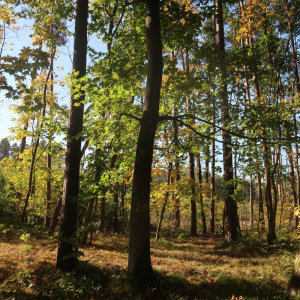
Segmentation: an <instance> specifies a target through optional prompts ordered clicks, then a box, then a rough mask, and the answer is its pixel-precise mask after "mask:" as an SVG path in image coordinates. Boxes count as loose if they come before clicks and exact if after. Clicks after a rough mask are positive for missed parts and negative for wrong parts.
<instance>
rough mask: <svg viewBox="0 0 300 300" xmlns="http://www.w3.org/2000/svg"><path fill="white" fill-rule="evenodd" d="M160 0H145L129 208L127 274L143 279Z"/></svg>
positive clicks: (148, 275) (149, 272) (148, 269)
mask: <svg viewBox="0 0 300 300" xmlns="http://www.w3.org/2000/svg"><path fill="white" fill-rule="evenodd" d="M159 4H160V1H159V0H147V1H146V43H147V58H148V76H147V84H146V94H145V102H144V107H143V116H142V118H141V120H140V132H139V137H138V142H137V149H136V157H135V166H134V175H133V184H132V197H131V212H130V237H129V260H128V275H129V276H130V277H131V278H136V279H139V280H142V281H148V280H151V279H153V278H154V277H155V275H154V272H153V269H152V265H151V259H150V232H149V230H150V228H149V227H150V212H149V201H150V181H151V167H152V158H153V146H154V139H155V132H156V128H157V124H158V117H159V102H160V90H161V82H162V69H163V61H162V46H161V37H160V19H159Z"/></svg>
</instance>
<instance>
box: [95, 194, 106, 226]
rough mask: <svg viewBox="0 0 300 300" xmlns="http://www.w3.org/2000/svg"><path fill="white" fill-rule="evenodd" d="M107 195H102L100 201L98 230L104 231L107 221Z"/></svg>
mask: <svg viewBox="0 0 300 300" xmlns="http://www.w3.org/2000/svg"><path fill="white" fill-rule="evenodd" d="M105 200H106V199H105V196H103V197H101V202H100V220H99V223H98V226H97V230H99V232H102V231H103V230H104V221H105Z"/></svg>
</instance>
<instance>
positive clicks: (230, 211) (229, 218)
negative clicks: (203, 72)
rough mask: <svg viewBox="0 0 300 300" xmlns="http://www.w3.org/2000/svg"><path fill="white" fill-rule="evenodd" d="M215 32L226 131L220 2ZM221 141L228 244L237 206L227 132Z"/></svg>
mask: <svg viewBox="0 0 300 300" xmlns="http://www.w3.org/2000/svg"><path fill="white" fill-rule="evenodd" d="M216 31H217V35H218V45H219V71H220V93H219V95H220V100H221V119H222V128H223V129H226V128H227V127H228V125H229V124H230V115H229V104H228V94H227V82H226V77H225V75H224V73H225V69H226V68H225V40H224V24H223V8H222V0H217V1H216ZM222 140H223V166H224V184H225V191H224V192H225V224H224V234H225V240H226V241H227V242H229V243H231V242H232V241H235V240H237V239H238V231H237V218H236V216H237V205H236V202H235V201H234V199H233V198H232V195H233V194H234V186H233V183H232V181H233V165H232V150H231V146H230V144H231V136H230V134H228V133H227V132H225V131H223V133H222Z"/></svg>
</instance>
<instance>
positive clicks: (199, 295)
mask: <svg viewBox="0 0 300 300" xmlns="http://www.w3.org/2000/svg"><path fill="white" fill-rule="evenodd" d="M181 236H183V237H182V238H181V239H179V240H178V238H176V237H174V236H173V237H172V236H169V237H162V238H161V239H160V240H159V241H155V239H154V238H153V239H151V258H152V265H153V268H154V270H155V271H156V274H157V284H156V286H148V287H147V288H146V289H145V288H144V289H140V288H139V287H136V286H134V285H133V284H132V283H131V282H129V280H128V279H127V276H126V273H127V270H126V269H127V259H128V238H127V237H126V236H122V235H109V234H101V235H100V236H96V237H95V240H94V241H93V244H92V246H91V247H87V246H86V247H83V248H82V249H80V250H81V251H83V252H84V257H81V259H80V264H79V266H78V268H77V269H76V270H75V271H74V272H69V273H65V272H61V271H58V270H56V268H55V264H56V252H57V241H56V240H55V239H50V238H49V237H48V236H47V234H46V233H43V232H39V233H37V234H33V235H31V237H30V238H29V239H27V240H26V239H24V240H21V239H20V237H19V236H18V235H17V233H16V232H15V231H13V230H11V231H9V232H7V233H6V234H1V236H0V299H234V298H233V295H234V296H235V297H240V296H242V297H243V299H283V298H284V297H285V294H286V287H287V283H288V280H289V278H290V275H291V270H292V262H293V259H294V254H295V252H296V251H297V249H298V246H299V245H298V241H297V240H293V239H292V238H291V237H289V236H287V235H285V236H284V237H283V236H282V237H281V238H280V239H279V240H278V242H277V243H276V244H275V245H274V246H272V247H268V246H267V244H266V241H265V240H258V239H257V238H256V237H254V236H246V237H243V239H242V240H241V241H239V242H237V243H234V244H231V245H229V244H226V243H225V242H224V241H223V238H222V236H221V235H220V234H217V235H212V236H211V235H200V236H199V237H189V236H187V235H181ZM236 299H238V298H236Z"/></svg>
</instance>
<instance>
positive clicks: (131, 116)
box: [120, 113, 141, 122]
mask: <svg viewBox="0 0 300 300" xmlns="http://www.w3.org/2000/svg"><path fill="white" fill-rule="evenodd" d="M122 116H127V117H130V118H133V119H135V120H137V121H139V122H140V121H141V118H138V117H136V116H134V115H131V114H127V113H121V114H120V117H122Z"/></svg>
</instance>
